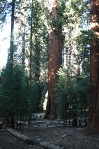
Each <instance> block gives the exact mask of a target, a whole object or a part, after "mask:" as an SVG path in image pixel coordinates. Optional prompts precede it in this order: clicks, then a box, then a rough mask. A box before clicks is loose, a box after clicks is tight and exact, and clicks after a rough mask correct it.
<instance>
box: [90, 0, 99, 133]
mask: <svg viewBox="0 0 99 149" xmlns="http://www.w3.org/2000/svg"><path fill="white" fill-rule="evenodd" d="M90 14H91V15H90V17H91V18H90V21H91V22H90V26H91V30H92V31H93V32H94V34H95V36H93V37H92V38H91V42H90V44H91V52H90V53H91V54H90V63H91V64H90V65H91V68H90V79H91V94H90V115H89V125H88V128H89V131H90V132H92V133H99V1H98V0H91V4H90Z"/></svg>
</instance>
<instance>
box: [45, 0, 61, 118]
mask: <svg viewBox="0 0 99 149" xmlns="http://www.w3.org/2000/svg"><path fill="white" fill-rule="evenodd" d="M56 16H57V2H56V1H54V2H53V3H52V7H51V13H50V19H51V21H52V22H53V21H54V19H55V18H56ZM61 64H62V26H61V25H58V26H56V27H55V28H54V29H52V28H51V29H50V31H49V63H48V103H47V110H46V117H49V118H51V119H54V118H55V117H56V93H55V90H54V87H55V82H56V78H57V71H58V70H59V67H60V66H61Z"/></svg>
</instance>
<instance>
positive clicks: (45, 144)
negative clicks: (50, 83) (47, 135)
mask: <svg viewBox="0 0 99 149" xmlns="http://www.w3.org/2000/svg"><path fill="white" fill-rule="evenodd" d="M5 130H6V131H7V132H9V133H11V134H12V135H13V136H14V137H16V138H18V139H19V140H21V141H24V142H26V143H28V144H31V145H38V146H41V147H43V148H44V149H65V148H64V147H61V146H58V145H55V144H50V143H48V142H42V141H39V140H34V139H32V138H30V137H27V136H25V135H22V134H20V133H19V132H17V131H15V130H14V129H12V128H5Z"/></svg>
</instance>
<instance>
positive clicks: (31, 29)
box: [28, 0, 33, 127]
mask: <svg viewBox="0 0 99 149" xmlns="http://www.w3.org/2000/svg"><path fill="white" fill-rule="evenodd" d="M32 23H33V0H32V3H31V28H30V86H29V90H30V95H29V97H30V101H29V113H28V126H29V127H30V119H31V100H32V48H33V47H32V46H33V42H32V37H33V26H32Z"/></svg>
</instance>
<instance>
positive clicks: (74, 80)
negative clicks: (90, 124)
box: [55, 68, 90, 118]
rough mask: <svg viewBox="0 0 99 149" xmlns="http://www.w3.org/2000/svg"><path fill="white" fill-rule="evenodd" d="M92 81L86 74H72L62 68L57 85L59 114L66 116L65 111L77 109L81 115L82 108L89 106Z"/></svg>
mask: <svg viewBox="0 0 99 149" xmlns="http://www.w3.org/2000/svg"><path fill="white" fill-rule="evenodd" d="M89 89H90V81H89V76H86V75H85V74H81V75H78V76H76V75H72V72H71V71H70V70H66V69H65V68H60V69H59V71H58V80H57V83H56V85H55V90H56V93H57V114H58V115H59V117H61V118H64V112H65V113H66V111H67V110H69V107H70V106H72V110H73V109H75V110H76V112H77V114H78V115H79V111H80V109H81V108H82V107H83V108H85V107H87V106H88V102H89Z"/></svg>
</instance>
